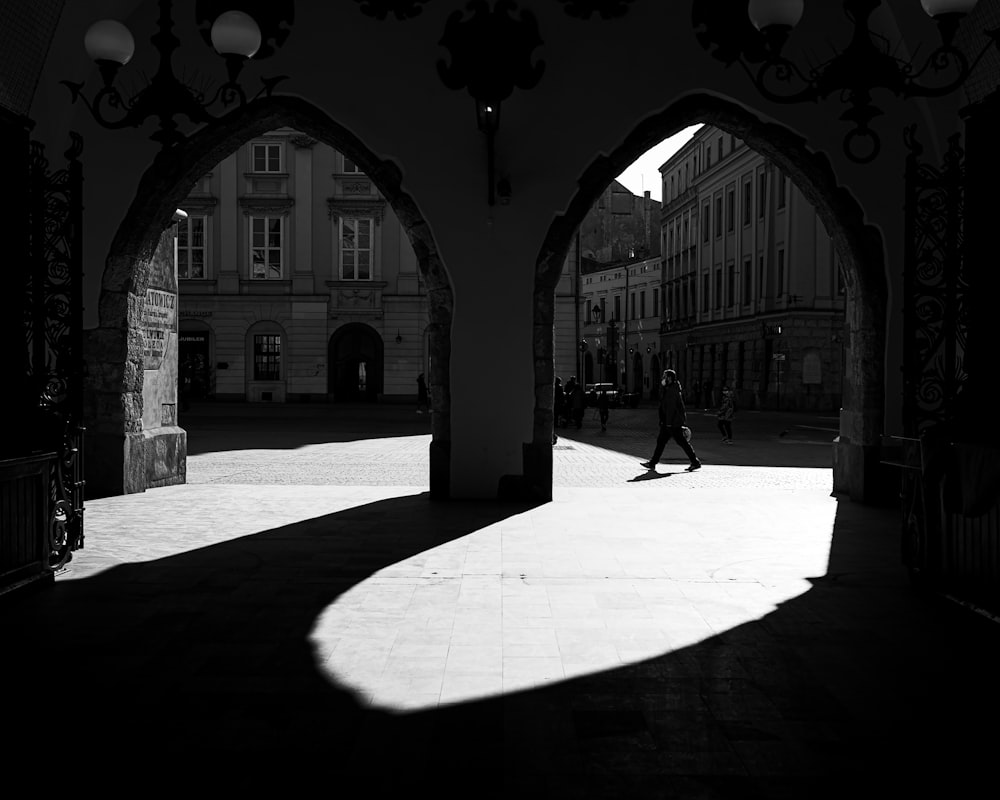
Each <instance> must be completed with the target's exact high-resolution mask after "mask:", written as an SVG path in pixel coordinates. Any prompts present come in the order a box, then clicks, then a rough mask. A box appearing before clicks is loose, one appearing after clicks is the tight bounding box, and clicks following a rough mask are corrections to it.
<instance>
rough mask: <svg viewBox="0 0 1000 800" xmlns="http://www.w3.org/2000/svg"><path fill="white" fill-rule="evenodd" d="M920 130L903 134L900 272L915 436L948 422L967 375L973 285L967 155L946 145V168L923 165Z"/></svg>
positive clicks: (908, 410)
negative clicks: (965, 225) (967, 247)
mask: <svg viewBox="0 0 1000 800" xmlns="http://www.w3.org/2000/svg"><path fill="white" fill-rule="evenodd" d="M915 130H916V126H915V125H911V126H909V127H908V128H907V130H906V133H905V142H906V145H907V147H908V148H909V150H910V153H909V155H908V156H907V162H906V206H905V210H906V250H905V256H904V272H903V299H902V306H903V426H904V428H903V432H904V434H905V435H906V436H910V437H918V436H919V435H920V434H921V433H923V432H924V431H925V430H927V429H928V428H930V427H932V426H935V425H939V424H947V423H951V422H953V421H954V420H953V419H952V417H953V415H954V414H955V413H956V402H955V401H956V399H957V398H958V396H959V393H960V392H961V391H962V388H963V385H964V384H965V381H966V378H967V374H966V370H965V366H964V356H965V348H966V341H967V331H968V318H967V312H966V304H965V299H966V291H967V288H968V284H967V282H966V277H965V274H964V264H963V259H962V236H963V234H962V218H963V201H964V153H963V150H962V147H961V145H960V143H959V135H958V134H955V135H954V136H952V137H951V138H950V139H949V144H948V151H947V153H946V154H945V157H944V163H943V165H942V166H941V167H940V168H938V167H933V166H931V165H929V164H925V163H923V162H921V161H920V156H921V154H922V152H923V148H922V146H921V145H920V143H919V142H918V141H917V138H916V134H915Z"/></svg>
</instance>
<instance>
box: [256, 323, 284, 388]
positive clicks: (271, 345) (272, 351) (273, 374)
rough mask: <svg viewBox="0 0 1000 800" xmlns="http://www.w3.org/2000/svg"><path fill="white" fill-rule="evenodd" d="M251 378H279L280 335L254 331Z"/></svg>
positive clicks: (259, 379) (257, 379) (272, 379)
mask: <svg viewBox="0 0 1000 800" xmlns="http://www.w3.org/2000/svg"><path fill="white" fill-rule="evenodd" d="M253 379H254V380H255V381H279V380H281V335H280V334H277V333H256V334H254V337H253Z"/></svg>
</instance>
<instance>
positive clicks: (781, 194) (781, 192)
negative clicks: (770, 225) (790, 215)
mask: <svg viewBox="0 0 1000 800" xmlns="http://www.w3.org/2000/svg"><path fill="white" fill-rule="evenodd" d="M774 178H775V180H776V181H777V182H778V208H784V207H785V181H786V180H787V179H786V178H785V176H784V175H783V174H782V173H781V172H779V173H778V174H777V175H775V176H774Z"/></svg>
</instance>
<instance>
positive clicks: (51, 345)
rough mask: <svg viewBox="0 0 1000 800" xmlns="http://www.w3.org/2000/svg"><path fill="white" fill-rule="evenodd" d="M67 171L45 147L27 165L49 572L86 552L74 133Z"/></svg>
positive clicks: (32, 338)
mask: <svg viewBox="0 0 1000 800" xmlns="http://www.w3.org/2000/svg"><path fill="white" fill-rule="evenodd" d="M70 137H71V142H72V143H71V146H70V148H69V149H68V150H67V151H66V153H65V155H66V158H67V160H68V165H67V167H66V168H65V169H61V170H58V171H56V172H50V171H49V163H48V160H47V159H46V157H45V150H44V147H43V146H42V145H41V144H39V143H37V142H32V144H31V154H30V160H29V207H30V212H29V214H30V225H29V231H28V236H29V253H30V260H31V269H30V277H29V281H28V292H27V307H26V309H25V312H26V313H25V341H26V344H27V347H28V364H29V370H28V372H29V378H30V385H31V387H32V391H33V394H34V398H35V402H34V406H35V410H36V413H37V421H36V423H37V430H38V432H39V435H40V440H39V441H38V446H40V447H41V448H42V449H44V450H47V451H50V452H53V453H55V455H56V461H55V469H53V470H52V475H51V479H50V486H49V495H50V497H49V499H50V516H49V523H48V546H49V566H50V568H51V569H58V568H59V567H61V566H62V565H64V564H65V563H66V561H68V560H69V558H70V557H71V553H72V551H73V550H77V549H79V548H80V547H82V546H83V496H84V480H83V434H84V428H83V425H82V424H81V423H82V419H83V379H84V375H83V352H82V338H83V268H82V267H83V259H82V219H83V205H82V200H81V197H82V185H83V178H82V166H81V164H80V160H79V159H80V154H81V153H82V151H83V141H82V139H81V138H80V136H79V134H76V133H71V134H70Z"/></svg>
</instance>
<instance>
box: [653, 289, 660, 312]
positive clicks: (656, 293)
mask: <svg viewBox="0 0 1000 800" xmlns="http://www.w3.org/2000/svg"><path fill="white" fill-rule="evenodd" d="M653 313H654V314H659V313H660V290H659V289H653Z"/></svg>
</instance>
